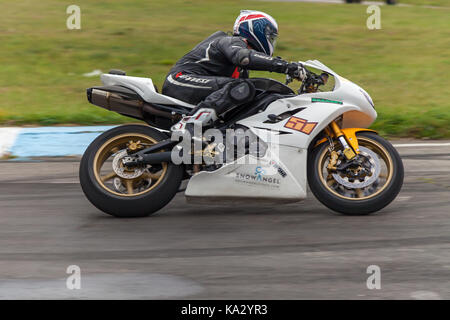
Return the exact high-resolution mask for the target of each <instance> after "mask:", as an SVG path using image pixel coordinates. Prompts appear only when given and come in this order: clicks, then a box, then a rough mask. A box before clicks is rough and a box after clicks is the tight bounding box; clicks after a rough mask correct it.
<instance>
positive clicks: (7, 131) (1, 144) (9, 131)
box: [0, 127, 22, 157]
mask: <svg viewBox="0 0 450 320" xmlns="http://www.w3.org/2000/svg"><path fill="white" fill-rule="evenodd" d="M20 131H22V128H14V127H11V128H0V157H2V156H4V155H6V154H8V153H9V152H10V150H11V147H12V146H13V145H14V142H16V139H17V136H18V135H19V133H20Z"/></svg>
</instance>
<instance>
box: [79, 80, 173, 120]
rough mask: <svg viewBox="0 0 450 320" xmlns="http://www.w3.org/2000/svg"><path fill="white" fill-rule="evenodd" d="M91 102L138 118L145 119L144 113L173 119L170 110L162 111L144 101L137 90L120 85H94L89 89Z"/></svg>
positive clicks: (88, 94) (88, 93) (88, 96)
mask: <svg viewBox="0 0 450 320" xmlns="http://www.w3.org/2000/svg"><path fill="white" fill-rule="evenodd" d="M87 98H88V100H89V102H90V103H92V104H94V105H96V106H99V107H102V108H104V109H106V110H109V111H114V112H117V113H120V114H122V115H126V116H130V117H133V118H137V119H144V114H145V113H149V114H153V115H155V116H159V117H163V118H167V119H172V118H173V115H172V114H171V113H170V112H167V111H162V110H159V109H157V108H155V107H154V106H152V105H151V104H149V103H146V102H144V101H143V100H142V99H141V98H140V97H139V95H137V94H136V92H134V91H132V90H130V89H127V88H125V87H120V86H105V87H93V88H89V89H87Z"/></svg>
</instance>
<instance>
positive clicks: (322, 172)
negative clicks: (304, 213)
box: [308, 132, 404, 215]
mask: <svg viewBox="0 0 450 320" xmlns="http://www.w3.org/2000/svg"><path fill="white" fill-rule="evenodd" d="M357 138H358V143H359V145H360V149H364V150H366V152H365V154H366V156H367V158H368V159H369V162H368V163H372V164H379V167H380V169H377V170H373V171H372V172H371V174H372V175H376V174H378V176H377V177H374V179H372V180H373V183H371V184H370V185H367V186H366V185H365V184H364V181H367V182H370V181H372V180H370V179H371V177H370V173H369V174H368V175H366V176H365V177H364V178H362V179H361V181H360V180H357V179H354V178H353V177H351V178H350V179H349V178H348V177H345V175H343V174H342V173H339V175H338V174H336V173H333V172H329V171H328V169H327V164H328V163H329V161H330V151H329V150H328V147H329V144H328V143H322V144H320V145H319V146H317V147H316V148H315V149H313V150H312V152H311V153H310V155H309V157H308V183H309V187H310V189H311V191H312V193H313V194H314V196H315V197H316V198H317V199H318V200H319V201H320V202H321V203H322V204H324V205H325V206H327V207H328V208H330V209H332V210H334V211H337V212H340V213H343V214H346V215H367V214H370V213H372V212H375V211H378V210H381V209H382V208H384V207H385V206H387V205H388V204H389V203H391V202H392V201H393V200H394V199H395V197H396V196H397V194H398V193H399V192H400V189H401V187H402V184H403V176H404V172H403V163H402V160H401V158H400V155H399V154H398V152H397V150H396V149H395V148H394V147H393V146H392V145H391V144H390V143H389V142H388V141H386V140H385V139H383V138H381V137H380V136H378V135H377V134H375V133H372V132H359V133H357ZM335 146H336V147H337V146H338V145H337V144H336V145H335ZM374 155H376V156H377V157H379V159H378V160H374V161H371V162H370V158H371V157H374ZM327 159H328V160H327ZM327 161H328V162H327ZM381 163H384V165H383V164H381ZM355 170H358V171H359V170H360V169H359V168H358V169H355ZM382 170H383V171H382ZM341 175H342V177H341ZM352 185H353V186H364V188H362V187H361V188H354V189H352V188H351V186H352Z"/></svg>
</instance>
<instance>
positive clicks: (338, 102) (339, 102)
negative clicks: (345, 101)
mask: <svg viewBox="0 0 450 320" xmlns="http://www.w3.org/2000/svg"><path fill="white" fill-rule="evenodd" d="M311 102H325V103H335V104H342V101H335V100H329V99H322V98H311Z"/></svg>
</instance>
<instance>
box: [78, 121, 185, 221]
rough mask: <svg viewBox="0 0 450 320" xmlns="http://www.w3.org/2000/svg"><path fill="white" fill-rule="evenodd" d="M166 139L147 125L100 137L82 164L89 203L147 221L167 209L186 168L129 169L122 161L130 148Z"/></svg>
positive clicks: (81, 176) (171, 166) (123, 129)
mask: <svg viewBox="0 0 450 320" xmlns="http://www.w3.org/2000/svg"><path fill="white" fill-rule="evenodd" d="M164 139H167V136H166V135H165V134H163V133H161V132H159V131H158V130H156V129H153V128H150V127H148V126H145V125H124V126H120V127H116V128H113V129H111V130H108V131H106V132H104V133H103V134H101V135H100V136H98V137H97V138H96V139H95V140H94V141H93V142H92V143H91V144H90V145H89V147H88V148H87V150H86V151H85V153H84V155H83V158H82V159H81V163H80V183H81V187H82V189H83V192H84V194H85V195H86V197H87V198H88V199H89V201H90V202H91V203H92V204H93V205H94V206H96V207H97V208H98V209H100V210H102V211H103V212H105V213H108V214H110V215H113V216H116V217H144V216H148V215H150V214H152V213H154V212H155V211H157V210H159V209H161V208H162V207H164V206H165V205H166V204H167V203H168V202H169V201H170V200H171V199H172V198H173V197H174V196H175V194H176V193H177V191H178V188H179V186H180V184H181V180H182V178H183V168H182V167H181V166H177V165H174V164H172V163H166V162H163V163H160V164H154V165H146V166H141V167H136V168H127V167H125V166H124V165H123V164H122V161H121V160H122V159H123V157H125V156H127V151H126V150H127V147H129V146H130V145H131V144H133V148H144V147H148V146H149V145H152V144H155V143H157V142H159V141H161V140H164Z"/></svg>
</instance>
